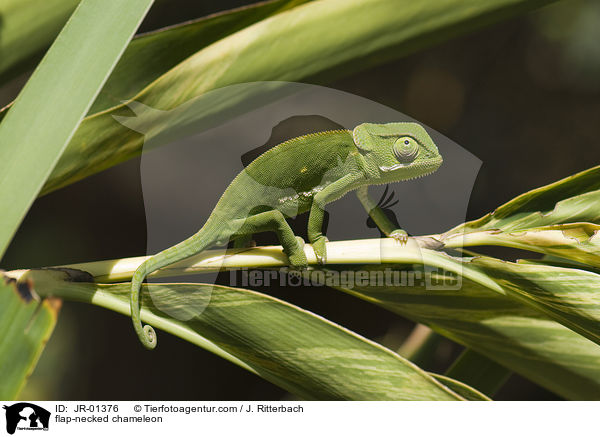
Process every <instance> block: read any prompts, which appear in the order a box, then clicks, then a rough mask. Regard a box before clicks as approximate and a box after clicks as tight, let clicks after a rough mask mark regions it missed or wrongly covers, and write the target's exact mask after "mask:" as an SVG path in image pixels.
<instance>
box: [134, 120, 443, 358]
mask: <svg viewBox="0 0 600 437" xmlns="http://www.w3.org/2000/svg"><path fill="white" fill-rule="evenodd" d="M442 161H443V160H442V156H441V155H440V153H439V151H438V148H437V146H436V145H435V144H434V142H433V140H432V139H431V137H430V136H429V135H428V134H427V132H426V131H425V129H424V128H423V127H422V126H421V125H419V124H417V123H386V124H374V123H363V124H360V125H358V126H356V127H355V128H354V129H353V130H346V129H340V130H328V131H323V132H316V133H312V134H308V135H303V136H299V137H296V138H293V139H290V140H288V141H285V142H283V143H281V144H279V145H277V146H275V147H273V148H271V149H269V150H267V151H266V152H264V153H263V154H261V155H260V156H258V157H257V158H256V159H254V160H253V161H252V162H251V163H250V164H249V165H248V166H247V167H246V168H245V169H244V170H242V171H241V172H240V173H239V174H238V175H237V176H236V177H235V179H234V180H233V181H232V182H231V184H230V185H229V186H228V187H227V189H226V190H225V192H224V193H223V195H222V196H221V198H220V199H219V201H218V202H217V205H216V206H215V208H214V209H213V211H212V213H211V214H210V216H209V218H208V219H207V221H206V223H205V224H204V226H202V228H200V230H199V231H198V232H197V233H195V234H194V235H192V236H191V237H189V238H188V239H186V240H184V241H182V242H181V243H179V244H176V245H175V246H172V247H170V248H168V249H165V250H163V251H162V252H159V253H158V254H156V255H154V256H152V257H150V258H148V259H147V260H146V261H144V262H143V263H142V264H141V265H140V266H139V267H138V268H137V270H136V271H135V273H134V275H133V278H132V281H131V296H130V305H131V315H132V321H133V326H134V328H135V331H136V333H137V335H138V337H139V339H140V341H141V342H142V344H143V345H144V346H145V347H147V348H148V349H152V348H154V347H155V346H156V333H155V332H154V329H153V328H152V327H151V326H149V325H145V326H142V323H141V319H140V305H139V293H140V288H141V284H142V282H143V281H144V279H145V278H146V276H147V275H149V274H150V273H152V272H154V271H156V270H158V269H160V268H163V267H165V266H168V265H170V264H173V263H176V262H178V261H181V260H183V259H185V258H188V257H190V256H192V255H196V254H198V253H200V252H202V251H203V250H205V249H207V248H209V247H211V246H215V245H223V244H226V243H227V242H228V241H231V240H233V241H234V246H235V247H243V246H244V245H245V244H247V243H248V241H249V240H250V239H251V236H252V234H255V233H258V232H264V231H273V232H275V233H276V234H277V237H278V239H279V241H280V243H281V246H282V247H283V251H284V253H285V254H286V255H287V257H288V260H289V263H290V264H291V265H292V266H293V267H295V268H299V269H302V268H306V267H307V264H308V263H307V258H306V255H305V253H304V241H303V240H302V239H301V238H300V237H296V236H295V235H294V233H293V231H292V229H291V228H290V226H289V224H288V223H287V222H286V220H285V218H286V217H292V216H295V215H298V214H301V213H304V212H309V219H308V239H309V242H310V243H311V244H312V248H313V250H314V253H315V255H316V258H317V260H318V262H319V263H325V262H326V259H327V253H326V245H325V243H326V242H327V241H328V240H327V238H326V237H325V236H324V235H323V233H322V225H323V217H324V214H325V211H324V208H325V205H327V204H328V203H330V202H333V201H335V200H337V199H339V198H340V197H342V196H343V195H345V194H346V193H348V192H350V191H353V190H356V191H357V195H358V198H359V199H360V200H361V202H362V203H363V205H364V206H365V207H366V209H367V211H368V212H369V214H370V215H371V217H372V218H373V220H374V221H375V223H376V224H377V225H378V226H379V227H380V228H381V229H382V231H383V232H384V233H385V234H386V235H388V236H389V237H393V238H395V239H396V240H397V241H399V242H401V243H405V242H406V241H407V238H408V234H407V233H406V232H405V231H403V230H401V229H396V230H394V229H393V228H391V227H390V225H389V222H386V218H385V214H382V212H381V211H379V208H378V207H374V205H373V204H372V202H371V201H370V200H369V198H368V193H367V187H368V186H369V185H378V184H386V183H390V182H397V181H403V180H408V179H414V178H417V177H421V176H425V175H427V174H430V173H433V172H434V171H436V170H437V169H438V168H439V167H440V165H441V164H442Z"/></svg>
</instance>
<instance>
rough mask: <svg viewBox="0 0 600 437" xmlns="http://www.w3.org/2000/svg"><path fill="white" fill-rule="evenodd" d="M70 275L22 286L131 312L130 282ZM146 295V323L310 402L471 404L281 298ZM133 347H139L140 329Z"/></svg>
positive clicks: (35, 275)
mask: <svg viewBox="0 0 600 437" xmlns="http://www.w3.org/2000/svg"><path fill="white" fill-rule="evenodd" d="M78 273H81V272H78ZM70 275H72V271H66V272H65V271H57V270H41V271H30V272H29V273H27V274H26V276H23V277H22V278H21V280H24V278H25V277H26V278H29V279H30V280H31V281H33V283H34V286H35V288H36V290H37V291H38V293H39V294H40V295H45V294H51V295H58V296H61V297H63V298H66V299H72V300H79V301H83V302H91V303H93V304H96V305H99V306H103V307H105V308H109V309H112V310H114V311H117V312H120V313H122V314H126V315H128V314H129V292H130V284H128V283H124V284H94V283H85V282H73V281H72V279H71V276H70ZM146 291H147V292H145V293H144V299H143V308H142V319H143V320H144V321H145V322H147V323H150V324H152V325H153V326H155V327H157V328H159V329H162V330H165V331H167V332H170V333H172V334H174V335H177V336H179V337H181V338H183V339H185V340H187V341H190V342H192V343H194V344H196V345H198V346H201V347H204V348H206V349H208V350H210V351H211V352H214V353H216V354H218V355H220V356H222V357H223V358H226V359H229V360H230V361H232V362H234V363H236V364H238V365H240V366H242V367H244V368H246V369H248V370H250V371H252V372H255V373H257V374H259V375H260V376H261V377H263V378H265V379H267V380H269V381H271V382H273V383H274V384H277V385H279V386H280V387H282V388H284V389H286V390H288V391H290V392H292V393H295V394H297V395H299V396H301V397H303V398H305V399H353V400H461V399H463V398H462V397H461V396H459V395H458V394H456V393H454V392H453V391H451V390H450V389H448V388H447V387H446V386H444V385H442V384H440V383H439V382H437V381H436V379H434V378H433V377H431V376H430V375H429V374H427V372H424V371H423V370H421V369H419V368H418V367H416V366H415V365H414V364H412V363H410V362H409V361H407V360H405V359H404V358H402V357H400V356H399V355H397V354H396V353H394V352H392V351H390V350H389V349H386V348H384V347H382V346H380V345H378V344H376V343H374V342H372V341H369V340H367V339H365V338H363V337H360V336H358V335H357V334H355V333H353V332H351V331H348V330H347V329H344V328H342V327H341V326H339V325H336V324H334V323H332V322H329V321H327V320H325V319H323V318H321V317H319V316H317V315H315V314H312V313H310V312H308V311H305V310H302V309H300V308H298V307H296V306H294V305H291V304H288V303H286V302H283V301H281V300H278V299H275V298H272V297H269V296H266V295H263V294H260V293H257V292H253V291H249V290H242V289H235V288H230V287H223V286H212V285H206V284H166V283H157V284H149V285H148V287H147V289H146ZM148 292H149V293H148ZM148 294H150V295H151V298H150V297H149V296H148ZM208 299H210V303H209V304H208V305H207V306H206V307H205V309H204V310H203V311H202V312H200V313H199V314H198V313H197V311H195V310H194V308H197V307H200V306H202V307H204V305H205V304H206V302H207V300H208ZM157 307H160V308H161V309H162V310H159V309H158V308H157ZM169 314H177V315H178V318H177V319H176V318H174V317H172V316H170V315H169ZM179 319H187V321H181V320H179ZM131 341H137V340H136V339H135V338H134V335H133V330H132V331H131Z"/></svg>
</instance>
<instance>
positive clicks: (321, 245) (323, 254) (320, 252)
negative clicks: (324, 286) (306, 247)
mask: <svg viewBox="0 0 600 437" xmlns="http://www.w3.org/2000/svg"><path fill="white" fill-rule="evenodd" d="M328 241H329V239H328V238H327V237H324V236H323V237H319V238H318V239H317V240H315V241H314V242H313V244H312V247H313V250H314V251H315V256H316V257H317V262H318V263H319V264H325V263H326V262H327V247H326V244H327V242H328Z"/></svg>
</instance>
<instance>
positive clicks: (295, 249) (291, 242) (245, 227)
mask: <svg viewBox="0 0 600 437" xmlns="http://www.w3.org/2000/svg"><path fill="white" fill-rule="evenodd" d="M236 224H241V226H240V227H239V229H237V230H236V232H235V233H236V236H239V237H238V238H237V239H242V240H244V239H245V238H246V236H248V235H249V236H250V237H251V236H252V234H256V233H258V232H266V231H273V232H275V233H276V234H277V238H278V239H279V242H280V243H281V245H282V246H283V252H284V253H285V254H286V255H287V257H288V259H289V261H290V264H291V265H292V266H294V267H298V268H306V267H307V266H308V261H307V259H306V254H305V253H304V247H303V246H304V241H303V240H302V238H300V237H296V236H295V235H294V231H292V228H290V225H289V224H288V222H286V221H285V217H284V215H283V214H282V213H281V211H279V210H276V209H274V210H271V211H266V212H261V213H259V214H256V215H251V216H250V217H248V218H246V219H239V220H236V221H234V223H233V225H234V226H235V225H236Z"/></svg>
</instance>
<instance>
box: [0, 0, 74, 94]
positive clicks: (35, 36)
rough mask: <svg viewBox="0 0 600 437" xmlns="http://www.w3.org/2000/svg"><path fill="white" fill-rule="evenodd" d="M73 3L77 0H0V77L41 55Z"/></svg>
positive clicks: (72, 7)
mask: <svg viewBox="0 0 600 437" xmlns="http://www.w3.org/2000/svg"><path fill="white" fill-rule="evenodd" d="M77 3H79V0H2V1H1V2H0V78H8V77H9V76H11V75H12V74H11V73H13V72H14V73H16V72H18V70H20V69H21V68H23V67H26V66H29V64H30V63H31V60H32V58H35V57H36V56H39V55H41V52H42V51H43V50H45V49H46V48H47V47H48V46H49V45H50V44H51V43H52V40H53V39H54V38H55V37H56V35H58V32H59V31H60V29H61V27H62V26H63V25H64V24H65V23H66V21H67V19H68V18H69V16H70V15H71V13H72V12H73V10H74V9H75V7H76V6H77ZM20 67H21V68H20ZM0 82H2V79H0Z"/></svg>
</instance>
